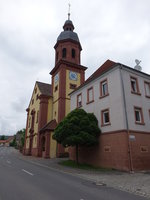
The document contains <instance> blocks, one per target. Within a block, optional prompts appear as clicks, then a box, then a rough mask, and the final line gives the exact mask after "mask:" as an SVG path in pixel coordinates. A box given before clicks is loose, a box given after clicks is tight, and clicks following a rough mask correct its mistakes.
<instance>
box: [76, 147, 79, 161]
mask: <svg viewBox="0 0 150 200" xmlns="http://www.w3.org/2000/svg"><path fill="white" fill-rule="evenodd" d="M76 163H77V165H78V164H79V160H78V144H76Z"/></svg>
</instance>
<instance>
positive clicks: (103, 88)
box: [100, 79, 108, 97]
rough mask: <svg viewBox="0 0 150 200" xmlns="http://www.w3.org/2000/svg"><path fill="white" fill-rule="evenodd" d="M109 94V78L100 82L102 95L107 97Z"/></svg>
mask: <svg viewBox="0 0 150 200" xmlns="http://www.w3.org/2000/svg"><path fill="white" fill-rule="evenodd" d="M107 95H108V82H107V79H105V80H104V81H101V82H100V97H105V96H107Z"/></svg>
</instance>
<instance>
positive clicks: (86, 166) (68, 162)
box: [59, 160, 113, 172]
mask: <svg viewBox="0 0 150 200" xmlns="http://www.w3.org/2000/svg"><path fill="white" fill-rule="evenodd" d="M59 164H60V165H63V166H66V167H71V168H75V169H83V170H92V171H103V172H108V171H112V170H113V169H111V168H102V167H95V166H93V165H89V164H85V163H83V164H81V163H79V164H77V163H76V162H75V161H73V160H64V161H60V162H59Z"/></svg>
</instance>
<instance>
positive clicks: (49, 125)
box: [40, 119, 57, 133]
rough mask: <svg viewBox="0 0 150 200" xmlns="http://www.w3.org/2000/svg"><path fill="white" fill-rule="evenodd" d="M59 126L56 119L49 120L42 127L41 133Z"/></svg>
mask: <svg viewBox="0 0 150 200" xmlns="http://www.w3.org/2000/svg"><path fill="white" fill-rule="evenodd" d="M56 126H57V122H56V120H55V119H53V120H51V121H50V122H48V123H47V124H46V125H45V126H44V127H42V128H41V130H40V133H42V132H45V131H53V130H54V129H55V128H56Z"/></svg>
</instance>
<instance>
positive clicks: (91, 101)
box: [86, 100, 94, 104]
mask: <svg viewBox="0 0 150 200" xmlns="http://www.w3.org/2000/svg"><path fill="white" fill-rule="evenodd" d="M93 102H94V100H92V101H89V102H87V103H86V104H90V103H93Z"/></svg>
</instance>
